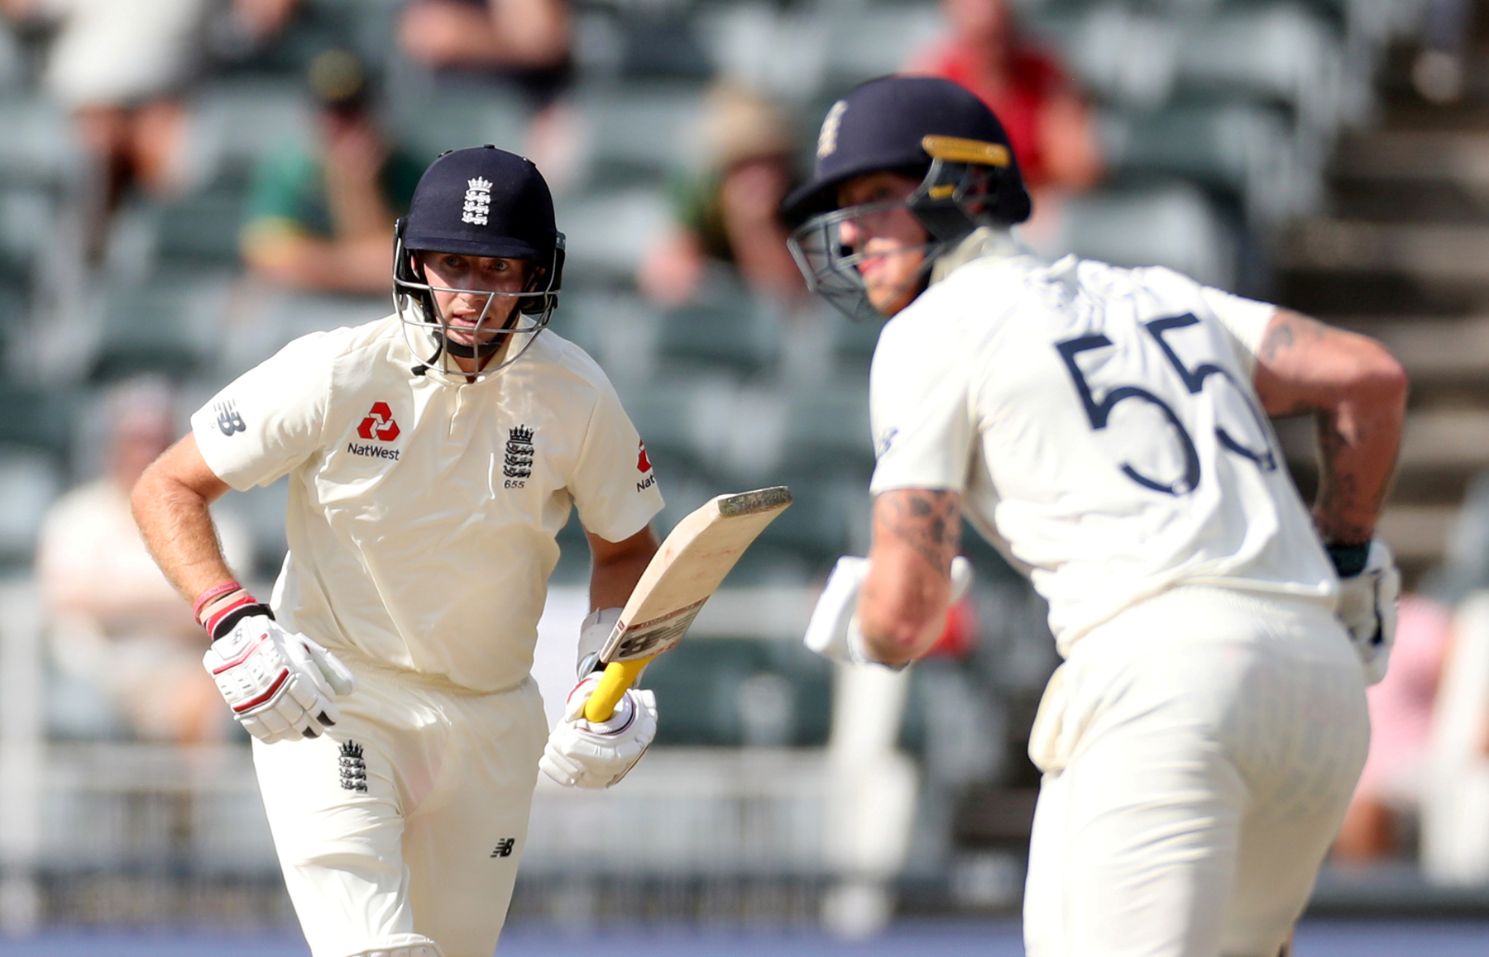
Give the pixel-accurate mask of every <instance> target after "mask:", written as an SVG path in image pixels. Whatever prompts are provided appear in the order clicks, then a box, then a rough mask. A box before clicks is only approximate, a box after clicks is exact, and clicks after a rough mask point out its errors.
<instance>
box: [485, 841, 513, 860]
mask: <svg viewBox="0 0 1489 957" xmlns="http://www.w3.org/2000/svg"><path fill="white" fill-rule="evenodd" d="M516 848H517V838H515V837H506V838H502V839H501V840H500V841H497V842H496V846H495V847H493V848H492V849H491V856H492V857H511V856H512V851H514V850H516Z"/></svg>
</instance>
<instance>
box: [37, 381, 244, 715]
mask: <svg viewBox="0 0 1489 957" xmlns="http://www.w3.org/2000/svg"><path fill="white" fill-rule="evenodd" d="M102 412H103V417H104V419H105V421H106V422H107V423H108V428H109V435H108V438H107V440H106V446H105V466H104V474H103V475H102V476H101V477H99V478H98V479H97V480H95V481H92V482H88V483H87V484H84V485H82V486H80V487H78V488H75V489H73V490H72V491H70V492H68V493H67V494H65V495H63V496H62V497H61V498H59V499H58V500H57V501H56V502H55V503H54V504H53V506H52V508H51V510H50V512H49V513H48V515H47V517H46V520H45V522H44V524H43V526H42V531H41V536H40V541H39V543H38V552H37V582H38V585H39V588H40V591H41V596H42V602H43V606H44V608H45V613H46V616H47V619H48V623H49V633H50V640H51V655H52V659H53V661H54V662H55V664H56V666H57V668H58V670H59V671H60V672H61V675H62V677H63V680H64V682H67V683H70V684H71V685H72V686H73V688H74V689H81V690H83V691H84V692H86V693H87V694H89V695H90V696H91V698H92V700H89V701H86V702H82V704H83V705H84V706H85V710H87V711H90V712H92V713H94V714H101V718H100V719H99V720H100V721H101V722H102V723H103V724H105V725H107V727H104V728H98V727H86V726H84V727H79V724H82V725H87V724H88V722H87V721H86V720H83V719H80V717H79V716H78V715H76V714H60V715H55V716H54V724H56V725H58V726H60V727H62V728H64V729H67V730H70V731H74V732H79V731H81V732H85V733H86V732H99V731H103V732H111V733H123V734H125V735H128V736H133V737H138V738H143V739H148V740H160V741H175V742H180V743H192V742H199V741H203V740H209V739H213V738H216V737H218V736H219V735H220V734H221V733H222V731H223V730H224V728H225V727H226V726H227V725H226V722H224V721H223V720H222V702H221V698H220V697H219V696H218V693H217V688H216V687H215V686H214V685H213V683H212V680H211V679H210V678H209V677H208V676H207V674H206V672H204V671H203V670H202V665H201V657H202V652H203V650H204V649H205V636H204V635H203V634H202V631H201V629H200V628H199V627H197V625H196V623H195V622H193V621H192V619H191V616H190V615H188V614H185V613H183V611H182V606H181V597H180V596H179V595H177V594H176V593H175V590H174V589H172V588H171V586H170V584H168V583H167V582H166V580H165V577H164V576H163V575H161V574H160V570H159V569H158V568H156V567H155V563H154V561H152V560H151V558H150V556H149V554H148V553H147V552H146V551H145V546H144V544H143V543H142V542H141V541H140V537H139V531H138V529H137V528H136V527H135V523H134V518H133V517H132V516H131V514H130V507H129V490H130V489H131V488H132V487H133V485H134V482H135V479H137V478H138V477H139V475H140V473H141V472H143V471H144V469H145V466H147V465H148V464H150V462H152V461H153V460H154V459H155V457H156V456H157V455H159V454H160V453H161V452H162V451H164V450H165V448H166V447H167V446H168V445H169V444H170V443H171V442H172V441H173V440H174V438H175V436H176V433H177V424H176V422H175V420H174V416H173V413H172V397H171V394H170V392H169V391H168V390H167V389H166V388H165V387H164V386H163V385H161V384H159V383H156V382H153V381H145V380H141V381H136V382H130V383H126V384H124V385H121V386H119V387H118V388H117V389H116V390H115V391H113V392H111V393H110V395H109V396H108V398H107V400H106V402H105V404H104V407H103V410H102ZM219 529H220V530H221V534H222V537H223V546H224V548H225V549H228V550H229V551H230V553H231V554H232V555H233V556H234V559H233V560H234V561H235V562H236V563H238V564H239V567H245V566H246V561H247V555H248V553H249V552H248V548H247V544H248V543H247V539H246V537H245V536H244V534H243V533H242V531H241V529H240V528H239V526H238V525H236V524H235V523H231V522H229V523H228V524H227V525H223V524H221V523H219ZM61 700H66V696H65V694H64V695H62V696H61Z"/></svg>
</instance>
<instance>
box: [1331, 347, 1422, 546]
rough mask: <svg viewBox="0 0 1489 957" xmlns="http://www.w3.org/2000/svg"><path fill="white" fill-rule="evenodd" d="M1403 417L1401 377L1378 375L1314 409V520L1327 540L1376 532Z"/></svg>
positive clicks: (1357, 537)
mask: <svg viewBox="0 0 1489 957" xmlns="http://www.w3.org/2000/svg"><path fill="white" fill-rule="evenodd" d="M1405 417H1406V381H1405V377H1404V376H1400V377H1382V378H1381V379H1379V380H1378V381H1374V382H1371V383H1369V384H1368V385H1367V386H1365V387H1362V388H1360V389H1357V390H1356V391H1355V393H1354V394H1353V395H1351V397H1350V398H1349V399H1347V400H1345V401H1342V402H1340V403H1339V405H1338V406H1336V407H1335V408H1333V409H1328V410H1324V411H1322V412H1320V413H1318V446H1319V466H1320V468H1319V482H1318V495H1317V498H1316V499H1315V501H1314V506H1313V520H1314V524H1315V525H1316V526H1317V527H1318V531H1319V534H1320V535H1321V536H1322V537H1323V539H1324V541H1326V542H1340V543H1349V544H1356V543H1360V542H1365V541H1368V540H1369V539H1370V537H1371V536H1372V535H1373V534H1374V533H1375V523H1376V520H1377V519H1378V518H1379V516H1380V512H1381V508H1382V506H1383V505H1384V504H1385V499H1386V493H1387V492H1389V491H1390V485H1391V476H1392V474H1393V473H1394V472H1395V470H1396V456H1397V453H1398V451H1399V450H1400V446H1401V429H1402V423H1403V421H1404V420H1405Z"/></svg>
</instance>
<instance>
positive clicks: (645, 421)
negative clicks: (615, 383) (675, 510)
mask: <svg viewBox="0 0 1489 957" xmlns="http://www.w3.org/2000/svg"><path fill="white" fill-rule="evenodd" d="M737 395H738V388H737V386H736V384H735V382H734V380H732V379H730V378H729V377H727V376H719V375H711V376H710V375H688V376H675V377H674V376H664V377H658V378H656V379H655V380H653V381H652V382H651V383H650V384H649V385H647V386H645V387H641V388H637V389H633V390H628V391H627V392H625V393H623V394H622V398H621V401H622V403H623V404H624V405H625V408H626V411H627V412H628V413H629V414H630V416H631V420H632V422H634V423H635V425H636V429H637V431H638V432H640V433H641V438H642V441H644V442H645V443H646V449H647V454H648V455H649V456H650V458H651V461H652V464H653V465H654V466H655V467H656V468H657V470H658V475H659V477H661V478H662V479H663V480H664V481H669V479H668V475H669V473H670V472H672V471H673V470H674V469H678V470H683V471H685V472H686V473H687V474H689V475H695V476H699V477H702V478H715V477H717V476H719V475H720V473H721V471H723V470H724V469H725V468H726V466H727V462H726V459H725V455H726V447H727V444H728V442H729V438H730V429H729V428H727V427H725V426H724V425H723V423H727V422H729V421H730V417H731V409H732V408H733V407H734V402H735V399H736V398H737ZM663 491H664V494H665V495H666V497H667V499H668V501H669V505H670V504H671V502H672V501H673V499H674V496H673V494H672V492H671V491H670V490H668V489H666V488H664V490H663ZM719 491H723V489H719ZM711 494H717V492H715V493H711ZM700 501H701V500H700ZM694 504H695V505H696V504H698V503H694ZM681 517H682V516H681V515H678V516H676V518H681Z"/></svg>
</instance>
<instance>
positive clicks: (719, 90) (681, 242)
mask: <svg viewBox="0 0 1489 957" xmlns="http://www.w3.org/2000/svg"><path fill="white" fill-rule="evenodd" d="M701 132H702V138H703V144H704V149H703V152H704V155H705V161H704V163H705V165H704V169H703V171H702V173H701V174H700V175H697V176H687V175H680V176H679V181H678V183H677V184H676V186H675V188H674V200H675V215H676V227H675V228H674V230H673V231H672V232H671V234H670V235H668V236H666V237H665V238H664V239H663V240H661V241H660V242H659V243H658V244H657V245H656V246H655V247H653V248H652V249H650V250H648V252H647V254H646V256H645V258H644V259H643V261H642V264H641V269H640V273H639V275H638V276H637V283H638V285H639V286H640V287H641V290H642V292H644V293H645V294H646V295H647V296H648V297H650V298H651V299H652V300H654V301H656V302H658V303H662V304H664V305H668V306H675V305H679V304H681V303H684V302H686V301H688V300H689V299H692V298H694V297H695V296H696V295H697V293H698V292H699V290H700V288H701V287H702V286H703V285H704V283H705V281H706V279H707V277H708V271H709V268H710V267H711V266H712V267H715V268H723V269H726V270H728V271H730V272H732V273H734V274H735V275H736V276H737V278H738V279H739V280H740V281H741V282H742V283H743V284H744V285H745V286H747V287H748V288H749V289H751V290H752V291H753V292H755V293H756V294H757V295H760V296H762V297H766V298H769V299H772V300H775V301H779V302H783V303H788V304H790V303H799V302H802V301H804V300H805V299H806V286H805V285H804V284H803V283H802V278H801V272H800V270H798V269H797V268H796V264H795V262H794V261H793V260H792V259H791V254H790V252H789V251H788V250H787V248H786V237H787V235H788V233H789V230H788V229H787V227H786V224H785V222H784V220H782V218H781V216H780V212H779V207H780V204H781V200H782V199H784V198H785V196H786V194H787V193H788V192H789V191H790V190H791V188H792V186H794V185H795V181H796V178H797V174H796V168H795V163H794V161H793V156H794V153H795V141H794V137H793V136H792V135H791V128H790V125H789V124H788V123H787V121H786V118H785V116H783V115H782V114H781V112H780V111H779V110H778V109H777V108H776V107H775V106H774V105H773V104H772V103H770V102H769V101H767V100H765V99H763V98H761V97H760V96H757V95H756V94H754V93H751V92H749V91H747V90H744V89H741V88H739V87H736V86H732V85H728V84H721V85H719V86H716V87H714V89H713V90H712V91H710V93H709V102H708V106H707V108H706V111H705V114H704V121H703V129H702V131H701Z"/></svg>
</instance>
